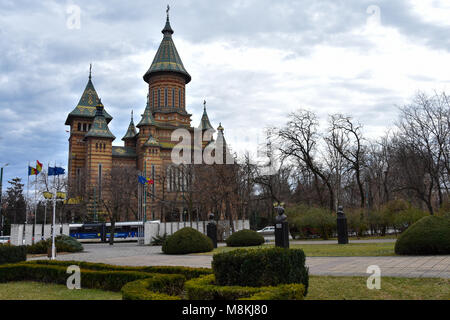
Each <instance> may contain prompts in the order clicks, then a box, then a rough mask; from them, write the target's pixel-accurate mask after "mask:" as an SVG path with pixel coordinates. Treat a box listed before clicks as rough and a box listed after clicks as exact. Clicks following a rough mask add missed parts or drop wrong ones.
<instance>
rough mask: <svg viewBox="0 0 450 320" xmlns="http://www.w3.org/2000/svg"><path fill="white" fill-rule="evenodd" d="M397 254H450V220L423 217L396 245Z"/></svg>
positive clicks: (403, 234) (407, 230)
mask: <svg viewBox="0 0 450 320" xmlns="http://www.w3.org/2000/svg"><path fill="white" fill-rule="evenodd" d="M395 253H396V254H409V255H430V254H450V219H449V218H445V217H437V216H427V217H423V218H422V219H420V220H419V221H417V222H416V223H414V224H413V225H411V226H410V227H409V228H408V229H406V230H405V231H404V232H403V233H402V234H401V235H400V237H399V238H398V240H397V242H396V243H395Z"/></svg>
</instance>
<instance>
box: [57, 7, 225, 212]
mask: <svg viewBox="0 0 450 320" xmlns="http://www.w3.org/2000/svg"><path fill="white" fill-rule="evenodd" d="M162 33H163V39H162V41H161V44H160V46H159V48H158V51H157V52H156V55H155V57H154V59H153V62H152V63H151V65H150V68H149V69H148V71H147V72H146V73H145V74H144V76H143V80H144V81H145V82H146V83H147V84H148V94H147V103H146V108H145V110H144V112H143V113H142V115H141V117H140V119H139V121H138V123H137V125H135V124H134V120H133V115H132V116H131V121H130V123H129V126H128V128H127V130H124V131H126V132H125V134H124V136H123V137H122V140H123V145H122V146H116V145H113V141H115V139H116V137H115V136H114V135H113V134H112V132H111V131H110V130H109V128H108V124H109V123H110V121H112V119H113V118H112V116H111V115H110V114H109V113H108V112H107V107H105V106H103V104H102V102H101V100H100V98H99V95H98V94H97V92H96V90H95V88H94V85H93V82H92V77H91V72H89V79H88V83H87V85H86V88H85V90H84V92H83V94H82V96H81V99H80V101H79V102H78V104H77V106H76V107H75V109H73V110H72V112H70V113H69V115H68V116H67V120H66V122H65V124H66V125H68V126H70V137H69V159H68V183H69V190H72V195H74V194H77V193H78V194H79V193H80V190H81V189H83V190H91V191H90V192H91V193H92V194H95V193H96V192H98V190H99V189H100V188H101V184H102V176H103V175H104V174H106V173H107V171H108V170H111V168H113V167H120V166H121V167H129V168H135V169H137V170H138V171H139V172H141V174H142V175H143V176H145V177H147V178H149V179H152V180H153V184H151V185H150V186H149V194H152V195H153V196H154V195H156V199H155V197H153V198H152V200H153V201H155V202H157V201H158V200H157V199H158V195H160V194H161V193H162V192H165V193H169V194H170V193H176V192H177V191H179V190H177V188H181V187H183V182H182V183H179V181H180V180H179V177H178V176H177V172H176V170H172V171H170V172H167V170H168V168H170V166H171V164H172V160H171V153H172V150H173V148H174V147H175V145H176V142H173V141H171V134H172V132H173V131H174V130H176V129H180V128H184V129H186V130H188V131H189V132H191V134H192V136H193V135H194V127H193V126H192V125H191V114H190V113H189V112H188V111H187V110H186V85H187V84H188V83H189V82H190V81H191V76H190V75H189V73H188V72H187V71H186V69H185V67H184V65H183V63H182V61H181V58H180V55H179V54H178V52H177V49H176V47H175V44H174V42H173V39H172V35H173V33H174V31H173V30H172V28H171V25H170V22H169V15H167V20H166V24H165V26H164V28H163V30H162ZM196 128H198V129H201V130H202V132H204V131H205V130H210V131H211V130H214V129H213V127H212V126H211V123H210V121H209V118H208V115H207V113H206V106H205V107H204V111H203V115H202V118H201V122H200V124H199V125H198V126H197V127H196ZM217 134H218V135H222V137H223V128H222V126H221V125H220V126H219V127H218V133H217ZM210 142H211V141H202V149H204V148H205V147H206V145H207V144H208V143H210ZM165 174H166V175H167V179H166V180H165V181H161V180H160V179H157V178H156V177H158V176H159V177H161V176H163V175H165ZM163 189H164V190H163ZM95 190H97V191H95ZM92 198H95V196H94V197H92ZM154 204H155V203H154ZM181 210H182V209H181ZM152 217H154V218H155V219H158V218H160V217H158V215H157V214H156V216H154V215H152Z"/></svg>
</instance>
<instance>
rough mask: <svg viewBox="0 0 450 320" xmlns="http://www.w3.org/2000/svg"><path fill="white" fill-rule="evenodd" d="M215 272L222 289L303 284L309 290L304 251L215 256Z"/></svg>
mask: <svg viewBox="0 0 450 320" xmlns="http://www.w3.org/2000/svg"><path fill="white" fill-rule="evenodd" d="M212 267H213V272H214V275H215V279H216V283H217V284H218V285H221V286H233V285H239V286H249V287H261V286H276V285H279V284H291V283H301V284H303V285H304V286H305V294H306V293H307V290H308V280H309V275H308V268H307V267H305V254H304V252H303V250H301V249H283V248H270V249H257V250H251V249H250V250H245V249H237V250H233V251H230V252H224V253H218V254H215V255H214V256H213V261H212Z"/></svg>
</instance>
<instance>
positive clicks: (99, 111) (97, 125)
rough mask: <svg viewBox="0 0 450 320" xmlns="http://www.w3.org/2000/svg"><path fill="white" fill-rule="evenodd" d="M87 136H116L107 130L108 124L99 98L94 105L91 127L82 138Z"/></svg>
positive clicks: (111, 137)
mask: <svg viewBox="0 0 450 320" xmlns="http://www.w3.org/2000/svg"><path fill="white" fill-rule="evenodd" d="M89 137H96V138H109V139H112V140H114V139H116V137H115V136H114V135H113V134H112V133H111V131H109V128H108V124H107V123H106V119H105V115H104V107H103V104H102V101H101V100H99V101H98V104H97V106H96V112H95V118H94V122H93V123H92V127H91V129H90V130H89V131H88V132H87V133H86V135H85V136H84V139H87V138H89Z"/></svg>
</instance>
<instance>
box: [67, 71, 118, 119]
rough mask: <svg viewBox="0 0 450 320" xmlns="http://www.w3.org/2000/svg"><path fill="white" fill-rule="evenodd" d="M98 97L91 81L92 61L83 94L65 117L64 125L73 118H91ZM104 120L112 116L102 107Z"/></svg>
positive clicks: (94, 111) (93, 115) (98, 99)
mask: <svg viewBox="0 0 450 320" xmlns="http://www.w3.org/2000/svg"><path fill="white" fill-rule="evenodd" d="M99 101H100V98H99V97H98V94H97V91H96V90H95V88H94V84H93V83H92V63H91V64H90V65H89V79H88V82H87V84H86V88H84V91H83V94H82V95H81V98H80V101H78V104H77V106H76V107H75V109H73V110H72V112H70V113H69V115H68V116H67V119H66V125H70V122H71V119H73V118H88V119H92V118H94V117H95V113H96V106H97V104H98V103H99ZM103 113H104V116H105V118H106V122H108V123H109V122H110V121H111V120H112V117H111V116H110V115H109V114H108V113H107V112H106V110H105V109H103Z"/></svg>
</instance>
